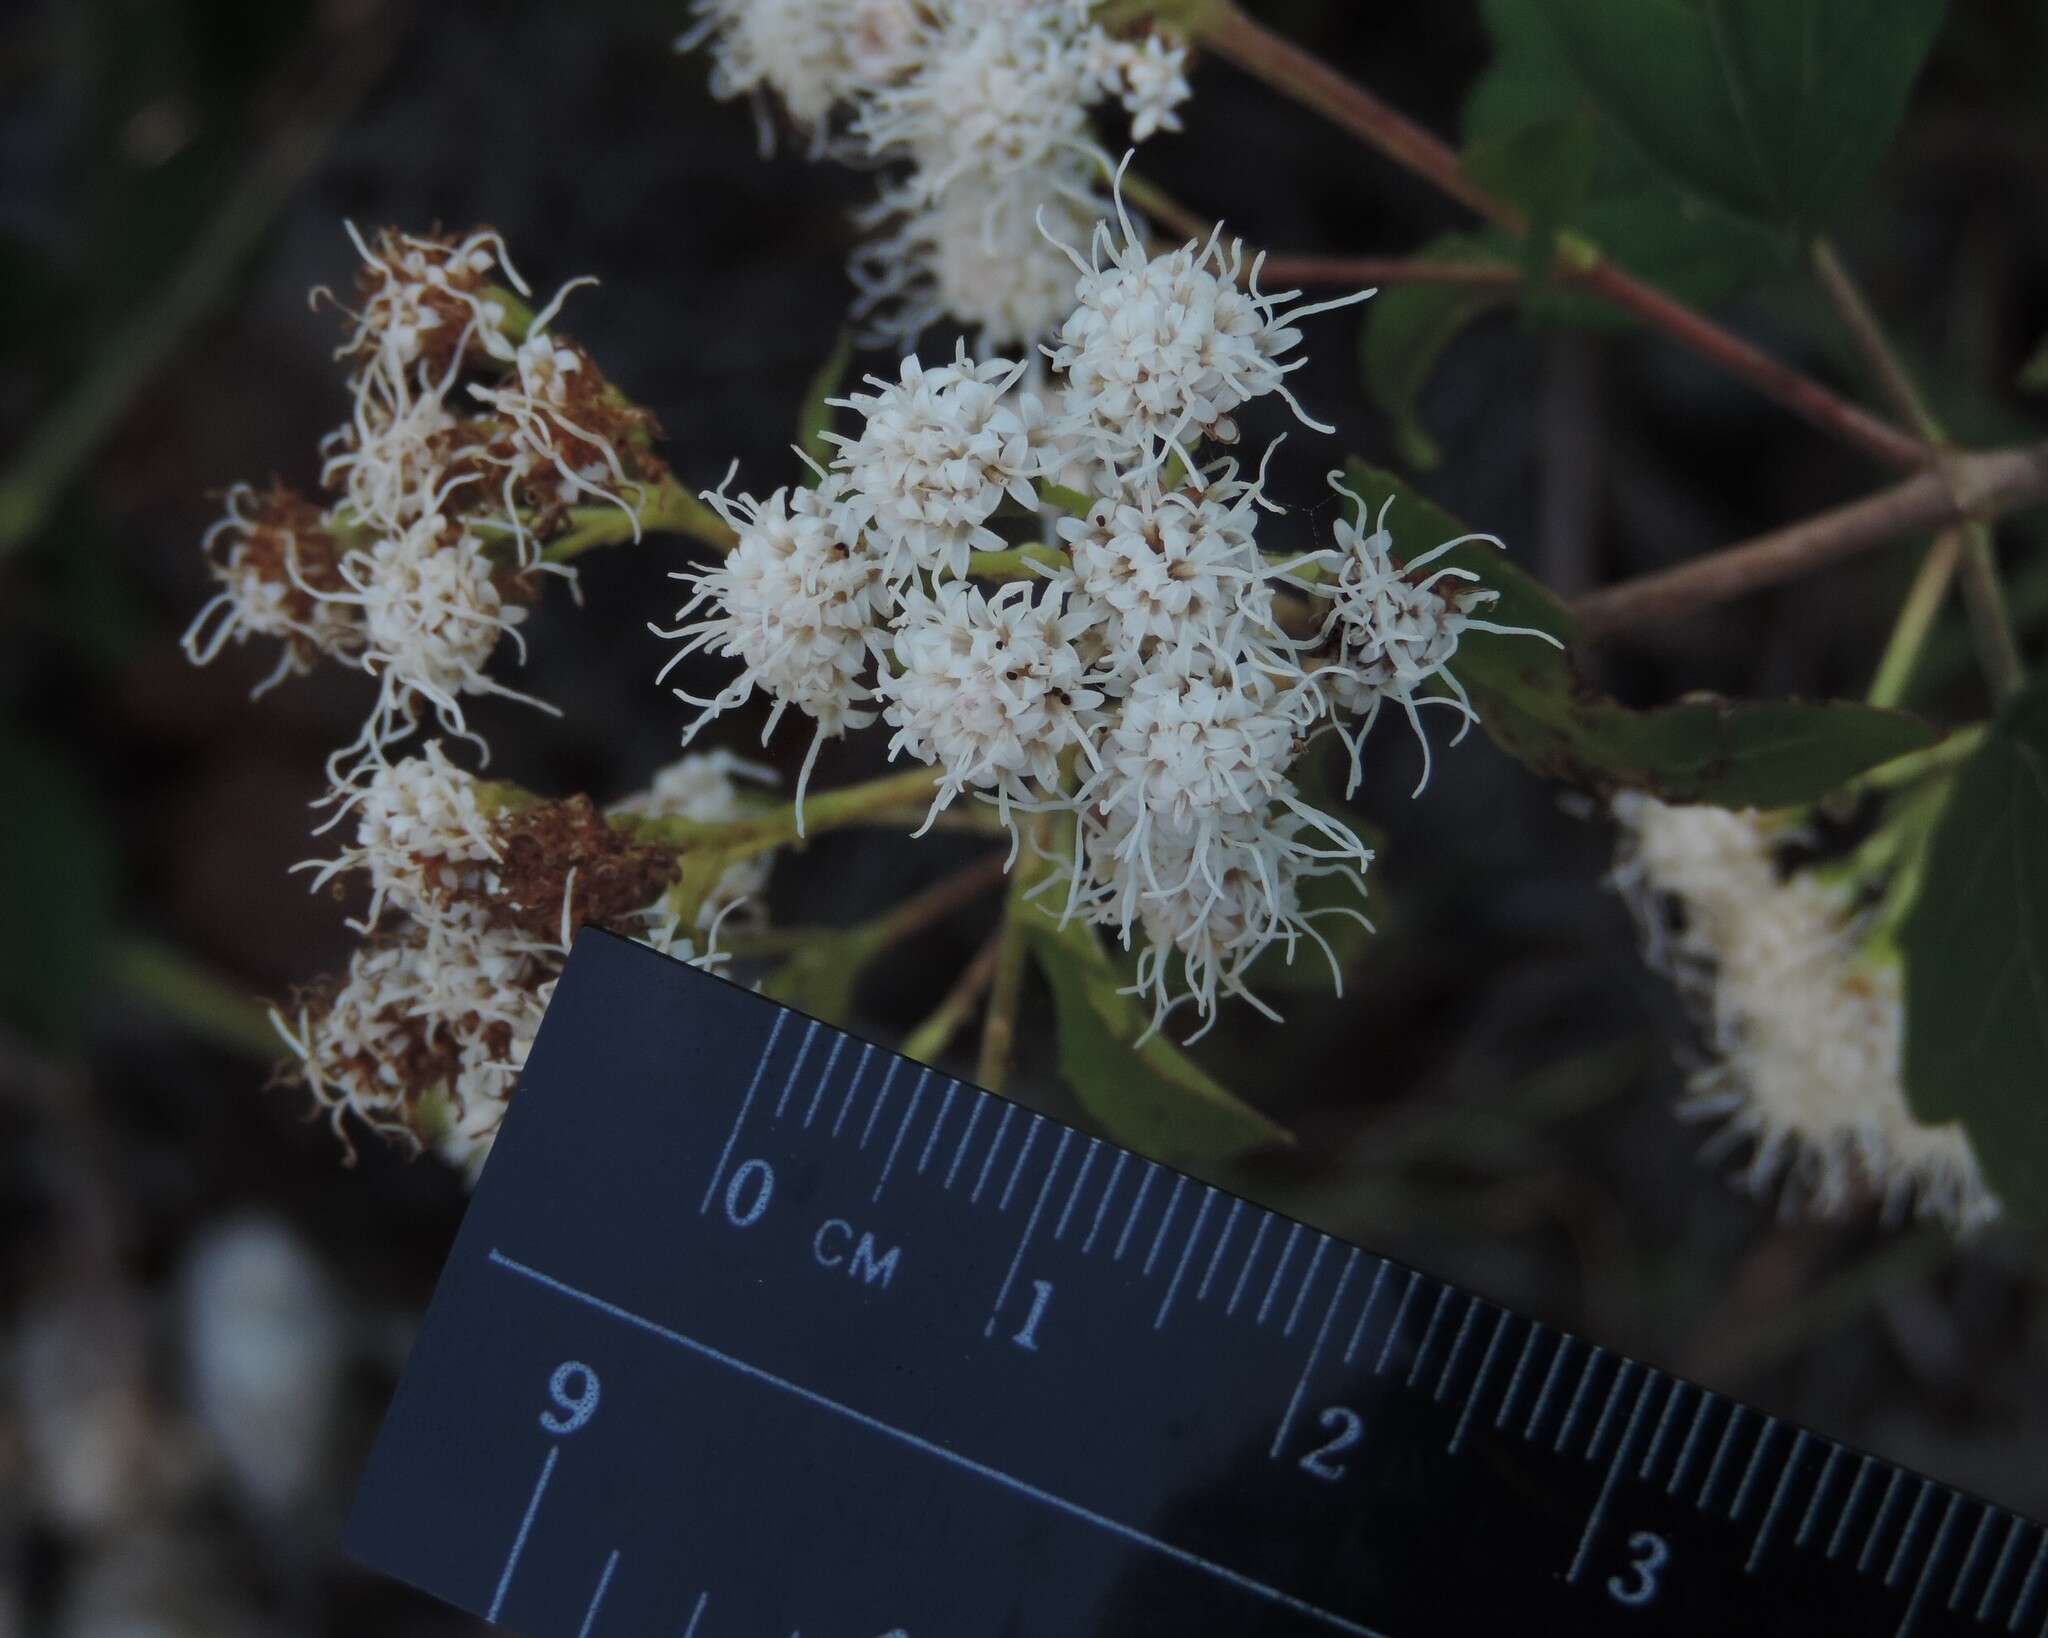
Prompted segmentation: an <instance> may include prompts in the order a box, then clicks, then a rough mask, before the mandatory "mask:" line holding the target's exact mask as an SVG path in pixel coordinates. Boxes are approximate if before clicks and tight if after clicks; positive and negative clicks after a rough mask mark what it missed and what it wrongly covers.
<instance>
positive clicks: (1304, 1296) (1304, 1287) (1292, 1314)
mask: <svg viewBox="0 0 2048 1638" xmlns="http://www.w3.org/2000/svg"><path fill="white" fill-rule="evenodd" d="M1329 1249H1330V1237H1329V1236H1328V1235H1327V1234H1319V1235H1317V1236H1316V1254H1315V1255H1314V1256H1313V1257H1311V1258H1309V1260H1308V1272H1307V1273H1306V1274H1304V1275H1302V1277H1301V1288H1300V1289H1299V1290H1298V1291H1296V1292H1295V1293H1294V1306H1293V1307H1292V1308H1290V1309H1288V1310H1287V1323H1286V1324H1285V1325H1283V1326H1281V1327H1280V1334H1281V1335H1282V1336H1283V1337H1291V1336H1293V1335H1294V1328H1295V1327H1296V1326H1297V1325H1299V1324H1300V1323H1301V1311H1302V1309H1304V1308H1305V1307H1307V1306H1308V1294H1309V1292H1311V1291H1313V1290H1314V1289H1315V1284H1316V1271H1317V1270H1318V1269H1320V1268H1321V1267H1322V1266H1323V1257H1324V1255H1325V1253H1327V1252H1328V1251H1329Z"/></svg>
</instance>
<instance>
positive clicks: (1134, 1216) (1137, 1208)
mask: <svg viewBox="0 0 2048 1638" xmlns="http://www.w3.org/2000/svg"><path fill="white" fill-rule="evenodd" d="M1144 1167H1145V1175H1144V1177H1143V1178H1142V1179H1141V1180H1140V1181H1139V1183H1138V1192H1137V1193H1136V1194H1135V1195H1134V1196H1132V1198H1131V1209H1130V1210H1129V1211H1128V1212H1126V1213H1125V1214H1124V1231H1123V1233H1121V1234H1119V1235H1118V1236H1117V1237H1116V1250H1115V1251H1113V1252H1111V1253H1110V1257H1109V1260H1110V1261H1111V1262H1113V1263H1120V1262H1122V1261H1123V1260H1124V1253H1125V1252H1126V1251H1129V1250H1130V1249H1131V1234H1132V1232H1133V1231H1134V1230H1135V1229H1136V1228H1137V1226H1138V1219H1139V1218H1140V1217H1141V1216H1143V1215H1144V1211H1145V1196H1147V1195H1148V1194H1150V1193H1151V1192H1152V1185H1153V1183H1154V1182H1155V1181H1156V1180H1157V1179H1158V1176H1159V1168H1158V1167H1157V1166H1155V1165H1153V1164H1152V1162H1151V1161H1149V1160H1148V1161H1145V1162H1144Z"/></svg>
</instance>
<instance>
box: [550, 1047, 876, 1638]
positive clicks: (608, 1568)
mask: <svg viewBox="0 0 2048 1638" xmlns="http://www.w3.org/2000/svg"><path fill="white" fill-rule="evenodd" d="M840 1039H842V1040H844V1039H845V1037H844V1036H841V1037H840ZM618 1567H619V1550H618V1548H616V1547H614V1548H613V1549H612V1556H611V1557H610V1558H608V1559H606V1560H605V1561H604V1574H603V1575H601V1576H599V1577H598V1578H597V1591H596V1592H594V1593H592V1594H591V1595H590V1608H589V1609H587V1610H585V1611H584V1612H583V1625H582V1626H580V1627H578V1628H577V1629H576V1638H590V1629H591V1628H592V1627H594V1626H596V1625H597V1612H598V1611H599V1610H600V1609H602V1608H603V1607H604V1595H605V1594H606V1593H607V1592H609V1591H611V1585H612V1576H613V1575H614V1574H615V1573H616V1572H617V1570H618Z"/></svg>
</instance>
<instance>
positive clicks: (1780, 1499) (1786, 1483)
mask: <svg viewBox="0 0 2048 1638" xmlns="http://www.w3.org/2000/svg"><path fill="white" fill-rule="evenodd" d="M1812 1437H1813V1435H1812V1434H1810V1433H1808V1432H1807V1431H1806V1430H1805V1429H1804V1428H1801V1429H1800V1430H1799V1437H1798V1438H1796V1439H1794V1440H1793V1441H1792V1454H1791V1455H1790V1456H1787V1457H1786V1458H1785V1471H1784V1472H1782V1473H1780V1474H1779V1475H1778V1487H1777V1489H1775V1490H1773V1491H1772V1492H1771V1505H1770V1506H1769V1507H1767V1508H1765V1509H1764V1522H1763V1523H1762V1524H1761V1525H1760V1526H1758V1528H1757V1532H1756V1541H1755V1543H1754V1545H1752V1546H1751V1548H1750V1549H1749V1562H1748V1564H1746V1565H1745V1566H1744V1567H1743V1573H1744V1574H1745V1575H1755V1574H1756V1567H1757V1565H1758V1564H1760V1563H1761V1562H1763V1556H1764V1548H1765V1547H1766V1546H1768V1545H1769V1544H1770V1539H1771V1527H1772V1526H1773V1525H1774V1524H1776V1523H1777V1522H1778V1511H1779V1509H1780V1508H1782V1507H1783V1506H1784V1505H1785V1496H1786V1493H1787V1492H1788V1491H1789V1490H1791V1488H1792V1475H1793V1474H1795V1473H1797V1472H1798V1471H1799V1458H1800V1457H1801V1456H1803V1455H1805V1454H1806V1442H1807V1440H1809V1439H1811V1438H1812ZM1813 1493H1814V1496H1815V1497H1816V1498H1818V1497H1819V1495H1820V1489H1819V1487H1818V1486H1815V1488H1814V1492H1813Z"/></svg>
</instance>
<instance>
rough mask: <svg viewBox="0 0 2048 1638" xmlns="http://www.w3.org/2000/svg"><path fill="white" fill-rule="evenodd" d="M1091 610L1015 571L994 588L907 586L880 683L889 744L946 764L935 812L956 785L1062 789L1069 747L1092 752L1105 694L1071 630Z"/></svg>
mask: <svg viewBox="0 0 2048 1638" xmlns="http://www.w3.org/2000/svg"><path fill="white" fill-rule="evenodd" d="M1087 622H1088V615H1087V614H1086V613H1085V612H1082V613H1063V612H1062V610H1061V607H1060V599H1059V594H1058V592H1057V591H1056V590H1054V589H1052V588H1050V587H1047V588H1044V589H1043V590H1042V591H1040V593H1039V595H1038V597H1037V600H1036V601H1033V588H1032V587H1031V585H1029V584H1028V583H1026V582H1023V581H1013V582H1012V583H1011V584H1009V585H1007V586H1004V587H1003V588H1002V589H1001V590H1000V591H998V592H996V593H995V594H994V595H993V596H989V595H986V594H984V593H983V592H982V590H981V589H980V588H979V587H978V586H973V585H969V584H967V583H966V582H963V581H959V580H948V581H943V582H941V583H940V585H939V587H938V590H937V591H936V593H934V594H930V595H928V594H926V593H925V592H923V591H921V590H918V589H916V588H912V589H911V590H910V591H909V592H907V593H906V594H905V596H904V599H903V607H902V610H901V612H900V613H899V614H898V615H897V616H896V621H895V626H896V637H895V643H894V646H893V649H892V654H893V657H894V659H895V661H896V664H897V666H898V668H899V669H898V670H897V671H896V672H895V673H893V674H892V673H891V672H889V671H887V670H884V671H883V672H882V674H881V676H880V678H879V680H878V685H877V686H878V691H879V692H880V694H881V696H882V698H883V699H884V700H885V701H887V704H886V706H885V710H884V714H885V715H886V716H887V718H888V720H889V722H890V724H891V725H892V726H893V727H894V728H895V729H896V735H895V737H894V738H893V739H892V740H891V741H890V742H889V749H890V753H891V754H892V755H893V754H894V753H896V752H897V751H908V752H909V753H910V754H911V755H912V756H914V757H916V758H918V760H920V761H922V762H932V763H936V764H937V765H938V766H939V768H940V770H941V777H940V781H939V793H938V796H937V798H936V799H935V800H934V802H933V804H932V812H933V813H934V814H937V812H938V811H939V809H941V808H943V807H945V806H946V805H947V804H948V803H949V802H951V801H952V800H953V799H954V797H956V796H957V795H958V794H959V793H960V792H961V791H963V790H968V789H976V790H984V791H988V792H991V793H993V794H994V796H995V797H996V799H997V801H998V802H999V803H1000V804H1001V805H1002V807H1003V810H1004V813H1005V817H1007V815H1008V810H1009V806H1010V804H1011V803H1013V802H1022V803H1027V804H1034V805H1035V804H1036V803H1038V802H1040V801H1042V800H1044V799H1045V798H1048V797H1053V796H1056V795H1057V793H1058V790H1059V783H1060V767H1059V760H1060V756H1061V753H1062V752H1064V751H1066V750H1067V749H1068V748H1069V747H1075V748H1078V749H1079V750H1081V751H1082V752H1083V753H1084V754H1085V755H1086V756H1088V757H1090V758H1092V757H1093V755H1094V752H1093V749H1092V748H1091V747H1090V745H1089V736H1090V734H1091V732H1092V730H1093V727H1094V723H1095V720H1096V709H1095V708H1096V707H1097V706H1098V705H1099V704H1100V703H1101V701H1102V694H1101V693H1100V691H1099V690H1097V689H1095V688H1092V687H1090V686H1089V685H1088V684H1089V679H1088V677H1087V675H1086V667H1085V666H1084V665H1083V663H1082V660H1081V657H1080V655H1079V653H1078V652H1077V651H1076V649H1075V647H1074V639H1075V637H1076V636H1077V635H1078V634H1079V632H1080V631H1081V630H1082V629H1083V628H1084V627H1085V626H1086V625H1087Z"/></svg>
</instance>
